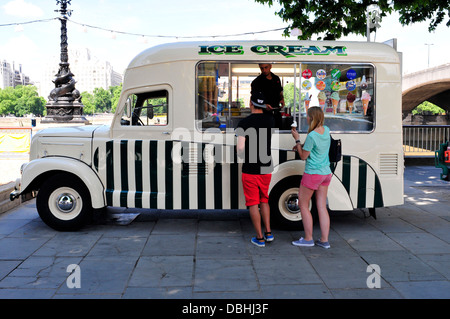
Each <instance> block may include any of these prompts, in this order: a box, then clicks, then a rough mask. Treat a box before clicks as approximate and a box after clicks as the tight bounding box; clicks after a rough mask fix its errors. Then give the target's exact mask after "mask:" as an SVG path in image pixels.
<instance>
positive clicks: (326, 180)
mask: <svg viewBox="0 0 450 319" xmlns="http://www.w3.org/2000/svg"><path fill="white" fill-rule="evenodd" d="M332 176H333V174H328V175H319V174H308V173H304V174H303V177H302V181H301V183H300V185H303V186H305V187H308V188H309V189H313V190H318V189H319V186H321V185H323V186H328V185H330V182H331V177H332Z"/></svg>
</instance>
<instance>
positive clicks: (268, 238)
mask: <svg viewBox="0 0 450 319" xmlns="http://www.w3.org/2000/svg"><path fill="white" fill-rule="evenodd" d="M264 239H265V240H266V241H273V240H274V237H273V235H272V233H271V232H266V233H264Z"/></svg>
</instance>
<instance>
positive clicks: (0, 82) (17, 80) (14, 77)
mask: <svg viewBox="0 0 450 319" xmlns="http://www.w3.org/2000/svg"><path fill="white" fill-rule="evenodd" d="M0 61H1V62H0V89H4V88H6V87H16V86H18V85H30V84H34V83H32V82H31V81H30V77H29V76H27V75H25V74H24V73H23V72H22V65H21V64H19V69H18V70H16V68H15V65H14V62H13V64H12V66H11V64H10V63H9V62H7V61H6V60H0Z"/></svg>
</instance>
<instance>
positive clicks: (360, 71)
mask: <svg viewBox="0 0 450 319" xmlns="http://www.w3.org/2000/svg"><path fill="white" fill-rule="evenodd" d="M260 63H261V64H271V72H272V73H274V74H276V75H277V76H278V77H279V78H280V81H281V85H282V87H283V96H284V103H285V105H284V108H281V109H280V113H281V114H280V115H281V123H279V127H277V128H278V130H279V132H280V133H285V134H290V132H291V124H292V123H293V122H294V120H295V122H296V123H297V129H298V131H299V132H302V133H306V132H307V130H308V124H307V121H306V110H307V108H308V107H315V106H316V107H321V108H322V110H323V111H324V113H325V125H327V126H328V127H329V128H330V130H331V131H332V132H365V133H370V132H372V131H373V130H374V128H375V123H374V121H375V110H376V107H375V106H376V103H375V96H376V94H375V93H376V88H375V68H374V67H373V65H370V64H362V63H361V64H349V63H348V64H346V63H330V62H295V63H292V62H290V63H274V62H265V61H255V62H209V61H204V62H200V63H198V64H197V69H196V90H197V91H196V93H197V95H196V96H197V101H196V127H197V129H198V130H199V131H205V130H210V129H215V130H220V131H233V130H234V129H235V128H236V127H237V125H238V123H239V121H240V120H241V119H243V118H245V117H247V116H248V115H249V114H250V107H249V100H250V95H251V83H252V81H253V80H254V79H255V78H256V77H258V76H259V75H260V74H261V70H260V68H259V64H260ZM294 93H295V94H294Z"/></svg>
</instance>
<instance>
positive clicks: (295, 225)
mask: <svg viewBox="0 0 450 319" xmlns="http://www.w3.org/2000/svg"><path fill="white" fill-rule="evenodd" d="M301 179H302V177H301V176H300V175H298V176H289V177H286V178H284V179H282V180H281V181H280V182H278V183H277V184H276V185H275V186H274V187H273V188H272V191H271V192H270V195H269V205H270V217H271V224H272V225H273V226H274V227H279V228H283V229H291V230H302V229H303V222H302V215H301V213H300V208H299V205H298V192H299V190H300V181H301ZM309 209H310V211H311V214H312V215H313V218H314V217H315V216H316V215H317V209H316V205H315V196H314V195H313V198H312V199H311V203H310V205H309Z"/></svg>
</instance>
